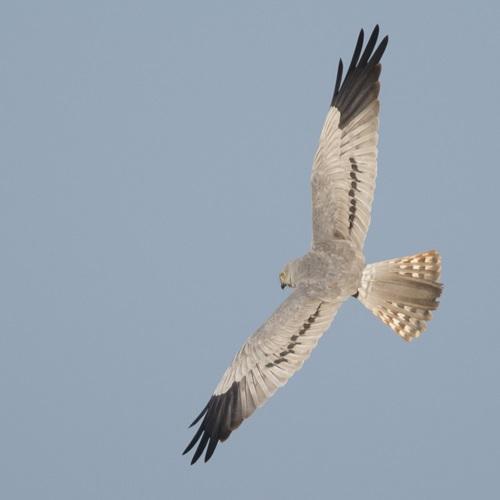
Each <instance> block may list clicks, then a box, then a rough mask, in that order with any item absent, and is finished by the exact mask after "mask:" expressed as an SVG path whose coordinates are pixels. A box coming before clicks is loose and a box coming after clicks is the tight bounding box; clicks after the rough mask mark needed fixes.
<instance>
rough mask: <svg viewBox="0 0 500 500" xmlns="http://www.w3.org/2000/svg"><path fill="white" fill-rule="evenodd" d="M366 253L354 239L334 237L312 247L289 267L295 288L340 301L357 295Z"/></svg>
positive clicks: (332, 300) (331, 300)
mask: <svg viewBox="0 0 500 500" xmlns="http://www.w3.org/2000/svg"><path fill="white" fill-rule="evenodd" d="M364 262H365V261H364V257H363V253H362V252H360V251H359V249H357V248H356V247H355V246H354V245H353V244H352V243H351V242H350V241H347V240H337V239H335V240H333V241H332V242H331V243H330V244H329V245H328V246H325V247H323V248H321V249H318V250H317V249H312V250H310V251H309V252H307V253H306V254H305V255H304V256H303V257H300V258H298V259H296V260H293V261H292V262H290V263H288V264H287V265H286V266H285V269H286V271H285V272H286V273H287V274H288V275H289V276H290V281H291V285H290V286H292V287H302V288H303V289H304V292H305V293H306V294H307V295H308V296H309V297H314V298H318V299H320V300H322V301H323V302H339V301H343V300H345V299H347V298H348V297H350V296H351V295H354V294H355V293H356V292H357V290H358V288H359V286H360V284H361V276H362V274H363V268H364Z"/></svg>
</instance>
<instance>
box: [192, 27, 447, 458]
mask: <svg viewBox="0 0 500 500" xmlns="http://www.w3.org/2000/svg"><path fill="white" fill-rule="evenodd" d="M378 35H379V27H378V25H377V26H375V28H374V30H373V32H372V34H371V35H370V38H369V39H368V42H367V43H366V45H365V46H364V32H363V30H361V32H360V33H359V36H358V40H357V43H356V47H355V49H354V54H353V56H352V59H351V62H350V64H349V67H348V68H347V71H346V73H345V76H344V77H343V64H342V59H341V60H340V61H339V66H338V72H337V79H336V82H335V88H334V91H333V98H332V101H331V106H330V109H329V110H328V113H327V115H326V120H325V123H324V125H323V130H322V131H321V136H320V139H319V145H318V149H317V151H316V155H315V157H314V162H313V167H312V175H311V188H312V224H313V239H312V244H311V249H310V250H309V252H308V253H307V254H306V255H304V256H303V257H300V258H298V259H295V260H293V261H291V262H289V263H288V264H286V266H285V267H284V269H283V271H282V272H281V273H280V275H279V279H280V284H281V288H285V287H290V288H292V289H293V292H292V293H291V294H290V295H289V296H288V298H287V299H286V300H285V301H284V302H283V303H282V304H281V305H280V306H279V307H278V309H277V310H276V311H275V312H274V313H273V314H272V315H271V317H270V318H269V319H268V320H267V321H266V322H265V323H264V324H263V325H262V326H261V327H260V328H259V329H258V330H257V331H256V332H255V333H254V334H253V335H251V336H250V337H249V338H248V339H247V341H246V342H245V344H244V345H243V347H242V348H241V350H240V351H239V352H238V354H237V355H236V357H235V358H234V360H233V362H232V364H231V365H230V366H229V368H228V369H227V370H226V372H225V373H224V375H223V377H222V379H221V381H220V382H219V384H218V385H217V387H216V388H215V391H214V393H213V395H212V397H211V398H210V400H209V401H208V404H207V405H206V406H205V408H203V411H202V412H201V413H200V414H199V415H198V417H197V418H196V419H195V421H194V422H193V423H192V424H191V427H192V426H194V425H196V424H198V423H199V428H198V430H197V432H196V434H195V435H194V437H193V439H192V440H191V442H190V443H189V444H188V446H187V448H186V449H185V450H184V454H186V453H188V452H189V451H190V450H191V449H192V448H194V447H195V446H196V449H195V452H194V455H193V457H192V460H191V464H194V463H195V462H196V461H197V460H198V459H199V458H200V456H201V455H202V454H203V452H204V451H205V450H206V453H205V462H206V461H207V460H209V459H210V457H211V456H212V454H213V452H214V450H215V448H216V446H217V444H218V443H219V441H225V440H226V439H227V438H228V437H229V435H230V434H231V432H233V431H234V430H235V429H236V428H237V427H239V425H240V424H241V423H242V422H243V420H245V419H246V418H248V417H249V416H250V415H251V414H252V413H253V412H254V411H255V410H256V409H257V408H258V407H259V406H262V405H263V404H264V403H265V402H266V401H267V400H268V399H269V398H270V397H271V396H272V395H273V394H274V393H275V391H276V390H277V389H278V388H279V387H281V386H282V385H284V384H286V382H287V381H288V379H289V378H290V377H291V376H292V375H293V374H294V373H295V372H296V371H297V370H299V369H300V368H301V367H302V364H303V363H304V361H305V360H306V359H307V358H308V357H309V356H310V354H311V351H312V350H313V349H314V347H316V344H317V343H318V341H319V339H320V337H321V336H322V335H323V333H325V331H326V330H327V329H328V327H329V326H330V324H331V323H332V321H333V318H334V317H335V314H336V313H337V311H338V310H339V308H340V306H341V305H342V304H343V302H344V301H345V300H347V299H348V298H349V297H351V296H354V297H355V298H357V299H358V300H359V301H360V302H361V303H362V304H363V305H365V306H366V307H367V308H368V309H369V310H370V311H372V313H373V314H374V315H375V316H377V317H378V318H380V319H381V320H382V321H383V322H384V323H385V324H387V325H388V326H389V327H390V328H392V330H394V331H395V332H396V333H397V334H398V335H399V336H400V337H402V338H403V339H404V340H406V341H410V340H413V339H415V338H416V337H418V336H419V335H420V334H421V333H422V332H423V331H424V330H425V328H426V323H427V321H429V320H430V319H431V315H432V311H433V310H435V309H436V308H437V307H438V298H439V296H440V295H441V289H442V285H441V284H440V283H439V282H438V280H439V275H440V272H441V258H440V256H439V253H438V252H437V251H434V250H431V251H428V252H423V253H419V254H415V255H411V256H408V257H401V258H397V259H391V260H386V261H382V262H377V263H375V264H368V265H366V264H365V261H364V255H363V246H364V241H365V237H366V233H367V230H368V226H369V225H370V217H371V216H370V213H371V205H372V200H373V193H374V190H375V177H376V174H377V143H378V122H379V99H378V95H379V90H380V83H379V77H380V72H381V65H380V60H381V58H382V55H383V54H384V51H385V49H386V47H387V42H388V40H389V39H388V37H387V36H386V37H384V38H383V39H382V40H381V41H380V43H378V45H377V39H378ZM363 46H364V47H363Z"/></svg>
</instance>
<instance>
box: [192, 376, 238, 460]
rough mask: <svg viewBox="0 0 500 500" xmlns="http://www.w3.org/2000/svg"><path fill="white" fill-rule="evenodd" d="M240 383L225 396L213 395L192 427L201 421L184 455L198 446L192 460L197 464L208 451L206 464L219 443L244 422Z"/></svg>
mask: <svg viewBox="0 0 500 500" xmlns="http://www.w3.org/2000/svg"><path fill="white" fill-rule="evenodd" d="M239 390H240V385H239V382H233V384H232V385H231V387H230V388H229V389H228V390H227V391H226V392H224V393H223V394H217V395H213V396H212V397H211V398H210V401H209V402H208V404H207V405H206V406H205V408H204V409H203V411H202V412H201V413H200V414H199V415H198V416H197V417H196V419H195V420H194V422H193V423H192V424H191V426H190V427H192V426H193V425H195V424H197V423H198V422H199V421H200V420H201V419H202V418H203V420H201V424H200V427H199V428H198V430H197V431H196V433H195V435H194V436H193V439H191V441H190V442H189V444H188V445H187V447H186V449H185V450H184V452H183V453H182V454H183V455H185V454H186V453H188V452H189V451H191V450H192V449H193V448H194V447H195V445H197V448H196V451H195V452H194V455H193V458H192V460H191V465H193V464H195V463H196V462H197V461H198V459H199V458H200V457H201V455H202V454H203V452H204V451H205V449H206V453H205V462H208V461H209V460H210V458H211V457H212V455H213V453H214V451H215V448H216V447H217V444H218V443H219V441H224V440H225V439H227V438H228V437H229V435H230V434H231V432H232V431H233V430H234V429H236V428H237V427H238V426H239V425H240V424H241V422H242V421H243V416H242V412H241V402H240V397H239Z"/></svg>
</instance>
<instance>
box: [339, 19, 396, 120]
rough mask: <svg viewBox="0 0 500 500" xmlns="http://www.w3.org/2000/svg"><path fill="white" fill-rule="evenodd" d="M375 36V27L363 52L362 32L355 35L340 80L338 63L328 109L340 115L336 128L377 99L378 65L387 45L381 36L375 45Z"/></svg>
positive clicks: (377, 28) (377, 32) (386, 39)
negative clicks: (352, 46)
mask: <svg viewBox="0 0 500 500" xmlns="http://www.w3.org/2000/svg"><path fill="white" fill-rule="evenodd" d="M379 33H380V28H379V25H378V24H376V25H375V27H374V28H373V31H372V32H371V34H370V37H369V39H368V41H367V42H366V45H365V47H364V49H363V43H364V31H363V30H361V31H360V32H359V35H358V40H357V42H356V47H355V49H354V53H353V55H352V59H351V62H350V64H349V67H348V69H347V72H346V74H345V77H344V78H342V71H341V69H342V66H341V65H340V64H339V70H338V71H337V79H336V81H335V88H334V92H333V98H332V101H331V106H332V107H335V108H337V109H338V110H339V112H340V123H339V126H340V128H343V127H344V126H345V125H346V124H347V123H348V122H349V121H351V120H352V119H353V118H354V117H355V116H357V115H358V114H359V113H360V112H361V111H363V109H365V108H366V107H367V106H368V105H369V104H370V103H371V102H373V100H375V99H377V97H378V78H379V75H380V65H379V62H380V59H381V58H382V55H383V54H384V52H385V49H386V47H387V44H388V42H389V37H388V36H385V37H384V38H383V39H382V40H381V41H380V43H379V44H378V46H377V40H378V37H379Z"/></svg>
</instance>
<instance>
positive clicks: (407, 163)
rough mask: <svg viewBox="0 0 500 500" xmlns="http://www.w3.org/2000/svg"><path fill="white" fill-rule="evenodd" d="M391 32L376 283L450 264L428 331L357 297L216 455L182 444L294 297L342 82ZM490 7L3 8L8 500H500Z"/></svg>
mask: <svg viewBox="0 0 500 500" xmlns="http://www.w3.org/2000/svg"><path fill="white" fill-rule="evenodd" d="M375 23H379V24H380V27H381V32H382V34H389V36H390V41H389V47H388V49H387V51H386V53H385V55H384V59H383V71H382V91H381V102H382V111H381V128H380V132H381V135H380V148H379V176H378V185H377V191H376V195H375V203H374V210H373V218H372V226H371V229H370V232H369V234H368V239H367V245H366V255H367V260H368V261H375V260H381V259H384V258H390V257H396V256H402V255H408V254H412V253H415V252H417V251H423V250H428V249H432V248H437V249H439V250H440V251H441V253H442V255H443V259H444V264H443V278H442V279H443V281H444V283H445V285H446V287H445V291H444V295H443V298H442V304H441V308H440V309H439V311H438V312H437V314H436V315H435V319H434V320H433V321H432V322H431V324H430V328H429V330H428V332H427V333H425V334H424V335H423V336H422V337H421V338H420V339H418V340H417V341H416V342H414V343H412V344H406V343H405V342H403V341H402V340H400V339H399V338H398V337H397V336H396V335H395V334H394V333H393V332H392V331H391V330H390V329H389V328H388V327H386V326H384V325H383V324H382V323H381V322H380V321H379V320H378V319H376V318H375V317H374V316H372V315H371V313H370V312H368V311H367V310H365V309H364V308H363V307H362V305H361V304H359V303H357V302H356V301H355V300H351V301H349V302H348V303H347V304H346V305H345V306H344V307H343V308H342V310H341V311H340V313H339V314H338V316H337V318H336V319H335V321H334V323H333V325H332V327H331V329H330V330H329V331H328V332H327V334H326V335H325V337H324V338H323V339H322V341H321V342H320V345H319V346H318V349H316V350H315V351H314V352H313V355H312V357H311V359H310V360H309V361H308V362H307V363H306V364H305V365H304V368H303V369H302V370H301V371H300V372H299V373H298V374H297V375H296V376H295V377H294V378H293V379H292V380H291V381H290V382H289V384H288V385H287V386H286V387H285V388H284V389H282V390H280V391H279V392H278V393H277V394H276V395H275V396H274V397H273V398H272V400H271V401H269V402H268V403H267V404H266V405H265V406H264V407H263V408H261V409H260V410H259V411H257V412H256V413H255V414H254V415H253V417H252V418H251V419H249V420H248V421H246V422H245V423H244V424H243V425H242V426H241V428H240V429H238V431H236V432H235V433H234V434H233V435H232V436H231V438H230V439H229V441H227V442H226V443H224V444H223V445H220V446H219V447H218V448H217V450H216V453H215V455H214V457H213V458H212V460H211V461H210V462H209V463H208V464H203V463H201V464H197V465H196V466H194V467H191V466H190V465H189V459H188V458H187V457H182V456H181V452H182V450H183V448H184V447H185V446H186V444H187V443H188V441H189V440H190V439H191V436H192V431H191V430H188V429H187V425H188V424H189V423H190V422H191V420H192V419H193V418H194V417H195V416H196V414H197V413H198V412H199V411H200V410H201V409H202V408H203V406H204V405H205V403H206V402H207V400H208V398H209V397H210V395H211V392H212V390H213V389H214V387H215V385H216V384H217V382H218V380H219V378H220V376H221V375H222V373H223V372H224V370H225V368H226V367H227V365H228V364H229V362H230V361H231V359H232V357H233V355H234V354H235V352H236V351H237V350H238V349H239V347H240V345H241V344H242V342H243V341H244V339H245V338H246V337H247V336H248V335H249V334H250V333H252V332H253V331H254V330H255V328H256V327H258V326H259V325H260V324H261V323H262V322H263V321H264V320H265V319H266V318H267V316H268V315H269V314H270V313H271V312H272V310H273V309H274V308H275V307H276V306H277V305H278V304H279V303H280V302H281V301H282V300H283V298H284V296H286V293H287V292H282V291H281V289H280V287H279V281H278V273H279V271H280V270H281V268H282V266H283V264H284V263H286V262H287V261H288V260H290V259H291V258H294V257H297V256H299V255H301V254H302V253H304V252H305V251H306V250H307V248H308V246H309V240H310V235H311V226H310V212H311V210H310V192H309V184H308V182H309V175H310V168H311V162H312V157H313V154H314V151H315V147H316V144H317V140H318V137H319V132H320V129H321V126H322V123H323V119H324V116H325V113H326V111H327V108H328V105H329V102H330V98H331V94H332V90H333V85H334V78H335V73H336V67H337V62H338V58H339V57H340V56H342V57H343V58H344V60H346V59H349V57H350V56H351V54H352V51H353V49H354V45H355V42H356V37H357V34H358V31H359V29H360V28H362V27H364V28H365V29H366V30H368V31H370V30H371V29H372V28H373V26H374V24H375ZM499 23H500V4H499V3H498V2H496V1H491V2H485V1H483V2H425V1H421V2H387V1H386V2H384V1H377V2H368V1H365V2H360V1H357V2H335V1H316V2H305V1H303V2H297V1H281V2H276V1H254V2H229V1H227V2H222V1H210V2H201V1H199V2H180V1H178V2H169V1H166V2H165V1H144V2H142V1H136V2H132V1H86V2H67V1H60V2H54V1H47V2H34V1H31V2H30V1H26V2H15V1H11V2H9V1H5V2H2V4H1V7H0V46H1V56H0V72H1V77H0V95H1V116H2V119H1V120H0V127H1V131H0V136H1V138H2V141H1V142H2V147H1V148H0V165H1V166H0V190H1V191H0V230H1V234H2V245H1V246H0V266H1V267H0V303H1V304H2V307H1V310H2V312H1V314H0V401H1V408H0V476H1V479H0V498H2V499H6V500H7V499H8V500H17V499H30V500H31V499H37V500H42V499H43V500H45V499H47V500H49V499H50V500H59V499H61V500H68V499H72V500H73V499H76V500H80V499H81V500H88V499H107V500H109V499H120V500H123V499H127V500H128V499H130V500H137V499H141V500H142V499H148V500H149V499H174V498H175V499H177V498H182V499H184V498H185V499H191V498H200V497H201V498H205V499H212V498H214V499H215V498H216V499H225V498H238V499H255V498H276V499H281V498H287V499H290V498H312V499H316V498H317V499H325V498H328V499H336V498H338V499H342V500H351V499H363V500H365V499H383V500H392V499H398V500H399V499H405V500H413V499H419V500H421V499H439V500H442V499H454V500H459V499H471V498H484V499H487V498H488V499H489V498H500V486H499V482H498V472H499V463H500V435H499V434H500V433H499V430H498V423H499V421H500V398H499V380H500V369H499V359H500V331H499V326H498V320H497V313H498V309H499V291H498V282H499V278H500V276H499V274H500V273H499V267H498V248H499V243H500V240H499V236H498V233H499V220H498V215H499V208H498V201H497V200H498V194H497V189H498V183H499V180H500V176H499V167H498V158H499V153H500V151H499V144H500V126H499V115H500V104H499V98H498V90H499V88H500V70H499V66H498V52H499V48H500V34H499V29H498V26H499Z"/></svg>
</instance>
